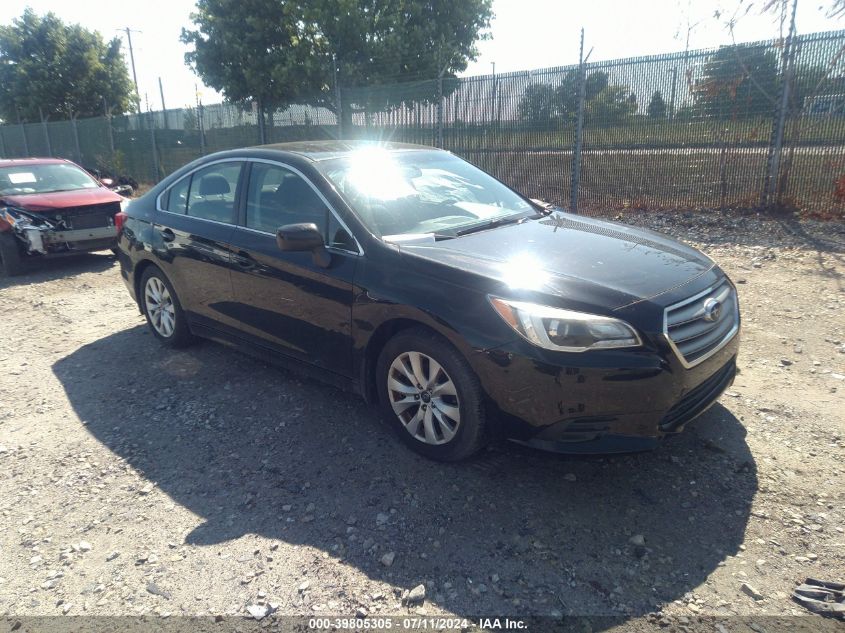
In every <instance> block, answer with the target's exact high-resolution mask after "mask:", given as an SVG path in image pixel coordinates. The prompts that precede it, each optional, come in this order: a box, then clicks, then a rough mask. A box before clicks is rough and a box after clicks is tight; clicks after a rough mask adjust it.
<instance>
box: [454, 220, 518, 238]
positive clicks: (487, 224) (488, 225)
mask: <svg viewBox="0 0 845 633" xmlns="http://www.w3.org/2000/svg"><path fill="white" fill-rule="evenodd" d="M527 219H528V218H526V217H525V216H524V215H521V214H520V215H519V217H514V216H512V215H509V216H507V217H504V218H498V219H496V220H486V221H484V222H479V223H477V224H473V225H471V226H468V227H466V228H465V229H461V230H460V231H455V237H459V236H461V235H466V234H468V233H477V232H478V231H486V230H487V229H495V228H496V227H498V226H504V225H505V224H519V223H520V222H523V221H524V220H527Z"/></svg>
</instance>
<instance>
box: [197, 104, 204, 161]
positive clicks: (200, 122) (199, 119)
mask: <svg viewBox="0 0 845 633" xmlns="http://www.w3.org/2000/svg"><path fill="white" fill-rule="evenodd" d="M197 125H198V126H199V131H200V153H202V154H203V155H204V154H205V122H204V121H203V110H202V102H201V101H199V102H197Z"/></svg>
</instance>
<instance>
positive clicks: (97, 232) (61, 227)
mask: <svg viewBox="0 0 845 633" xmlns="http://www.w3.org/2000/svg"><path fill="white" fill-rule="evenodd" d="M126 202H128V200H127V199H126V198H124V197H122V196H120V195H118V194H117V193H115V192H114V191H111V190H110V189H109V188H108V187H107V186H106V185H105V184H104V183H103V182H100V181H98V180H96V179H95V178H93V177H92V176H91V175H90V174H88V172H86V171H85V170H84V169H82V168H81V167H79V166H78V165H75V164H74V163H72V162H70V161H67V160H64V159H60V158H21V159H9V160H0V274H3V273H5V274H6V275H15V274H17V273H19V272H21V270H22V268H23V264H24V262H25V261H26V260H27V259H30V258H31V259H35V258H43V257H56V256H60V255H68V254H72V253H84V252H90V251H101V250H106V249H111V248H114V247H115V245H116V240H117V229H118V228H119V227H118V226H117V224H116V222H119V221H120V218H118V219H117V220H116V219H115V215H117V214H118V213H120V211H121V208H122V205H124V204H125V203H126Z"/></svg>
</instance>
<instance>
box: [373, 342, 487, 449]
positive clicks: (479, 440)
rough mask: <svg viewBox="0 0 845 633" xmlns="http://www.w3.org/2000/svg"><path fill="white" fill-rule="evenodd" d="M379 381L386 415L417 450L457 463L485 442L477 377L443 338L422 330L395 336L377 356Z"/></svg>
mask: <svg viewBox="0 0 845 633" xmlns="http://www.w3.org/2000/svg"><path fill="white" fill-rule="evenodd" d="M376 379H377V380H378V389H379V404H380V406H381V408H382V412H383V414H384V415H385V417H386V418H387V419H388V420H389V421H390V423H391V424H392V425H393V426H394V428H395V429H396V431H397V433H398V434H399V437H400V438H401V439H402V441H403V442H405V444H407V445H408V446H409V447H410V448H412V449H413V450H414V451H416V452H418V453H420V454H421V455H424V456H426V457H429V458H431V459H436V460H440V461H458V460H461V459H466V458H467V457H470V456H472V455H473V454H474V453H476V452H478V451H479V450H481V449H482V448H483V447H484V445H485V444H486V443H487V441H488V432H487V421H486V418H485V412H484V397H483V392H482V390H481V386H480V384H479V383H478V378H477V377H476V376H475V374H474V373H473V372H472V369H471V368H470V366H469V364H468V363H467V362H466V360H465V359H464V357H463V356H462V355H461V354H460V353H459V352H458V351H457V350H456V349H455V348H454V347H452V346H451V345H450V344H449V343H448V342H447V341H446V340H444V339H443V338H441V337H440V336H438V335H436V334H434V333H432V332H429V331H427V330H422V329H420V330H407V331H404V332H400V333H399V334H397V335H396V336H395V337H394V338H392V339H391V340H390V341H388V343H387V345H385V347H384V349H383V350H382V352H381V355H380V356H379V360H378V364H377V366H376Z"/></svg>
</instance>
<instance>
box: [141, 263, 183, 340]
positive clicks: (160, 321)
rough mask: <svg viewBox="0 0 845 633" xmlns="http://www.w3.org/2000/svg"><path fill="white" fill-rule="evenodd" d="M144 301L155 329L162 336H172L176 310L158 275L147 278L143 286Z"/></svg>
mask: <svg viewBox="0 0 845 633" xmlns="http://www.w3.org/2000/svg"><path fill="white" fill-rule="evenodd" d="M144 302H145V304H146V307H147V314H149V315H150V323H151V324H152V326H153V328H155V331H156V332H158V333H159V334H160V335H161V336H163V337H164V338H169V337H170V336H172V335H173V330H174V329H175V328H176V310H175V308H174V306H173V298H172V297H171V296H170V291H169V290H168V289H167V286H165V285H164V282H163V281H162V280H161V279H159V278H158V277H150V278H149V279H148V280H147V285H146V287H145V288H144Z"/></svg>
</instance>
